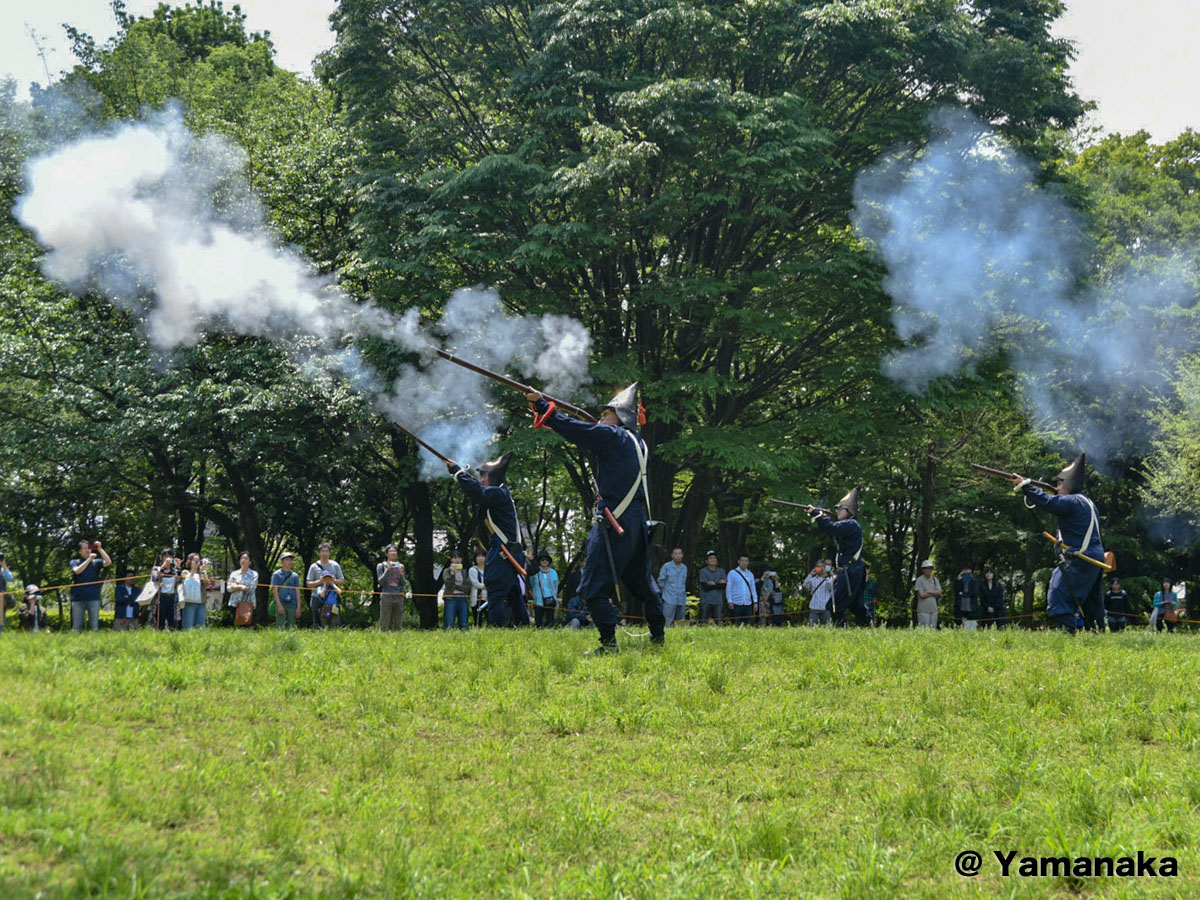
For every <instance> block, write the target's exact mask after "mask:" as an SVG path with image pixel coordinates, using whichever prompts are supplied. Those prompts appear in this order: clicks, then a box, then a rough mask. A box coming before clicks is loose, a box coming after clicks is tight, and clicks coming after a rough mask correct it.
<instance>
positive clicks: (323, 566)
mask: <svg viewBox="0 0 1200 900" xmlns="http://www.w3.org/2000/svg"><path fill="white" fill-rule="evenodd" d="M332 552H333V545H331V544H330V543H329V541H324V542H323V543H322V544H321V545H320V546H319V547H317V561H316V562H315V563H313V564H312V565H311V566H309V567H308V575H307V577H306V578H305V581H306V582H307V586H308V589H309V590H310V591H315V590H316V589H317V588H319V587H320V586H321V584H322V582H323V581H324V573H325V572H327V571H328V572H332V573H333V583H334V584H336V585H337V586H338V588H341V587H343V586H344V585H345V584H346V576H345V575H343V574H342V567H341V566H339V565H338V564H337V561H336V560H332V559H330V558H329V555H330V554H331V553H332ZM309 605H310V606H311V607H312V624H313V627H314V628H320V627H321V626H322V625H323V624H324V623H323V622H322V621H321V608H320V607H319V606H317V604H315V603H312V604H309Z"/></svg>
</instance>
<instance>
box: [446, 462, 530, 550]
mask: <svg viewBox="0 0 1200 900" xmlns="http://www.w3.org/2000/svg"><path fill="white" fill-rule="evenodd" d="M454 478H455V480H456V481H458V486H459V487H460V488H462V491H463V493H464V494H466V495H467V496H468V497H469V498H471V502H472V503H474V504H475V507H476V508H477V509H478V510H479V516H480V518H483V516H484V515H485V514H486V513H489V512H490V513H491V514H492V521H493V522H495V523H496V527H497V528H499V529H500V530H501V531H502V532H504V536H505V537H506V538H508V540H510V541H513V542H515V543H520V542H521V535H520V533H519V531H518V529H517V508H516V506H515V505H514V504H513V498H512V492H511V491H509V489H508V486H507V485H503V484H501V485H489V486H488V487H484V486H483V485H482V484H480V483H479V482H478V481H476V480H475V479H474V478H472V477H471V476H470V475H468V474H467V472H466V470H465V469H461V468H460V469H459V470H458V471H457V472H455V473H454ZM489 535H490V539H489V542H488V543H489V545H490V546H492V547H495V548H496V550H497V552H499V548H500V545H501V544H502V543H503V541H501V540H500V538H499V537H497V536H496V534H495V533H493V532H491V531H490V530H489Z"/></svg>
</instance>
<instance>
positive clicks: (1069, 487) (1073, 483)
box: [1054, 453, 1087, 494]
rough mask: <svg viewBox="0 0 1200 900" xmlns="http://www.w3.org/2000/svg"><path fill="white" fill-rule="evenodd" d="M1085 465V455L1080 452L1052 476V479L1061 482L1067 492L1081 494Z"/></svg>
mask: <svg viewBox="0 0 1200 900" xmlns="http://www.w3.org/2000/svg"><path fill="white" fill-rule="evenodd" d="M1086 465H1087V455H1086V454H1084V453H1080V454H1079V455H1078V456H1077V457H1075V460H1074V461H1073V462H1072V463H1071V464H1070V465H1069V466H1067V467H1066V468H1065V469H1063V470H1062V471H1061V472H1059V473H1058V474H1057V475H1055V476H1054V480H1055V481H1057V482H1059V483H1060V484H1062V485H1063V488H1064V489H1065V490H1066V492H1067V493H1068V494H1082V493H1083V485H1084V479H1085V478H1086V476H1087V472H1086V471H1085V468H1084V467H1085V466H1086Z"/></svg>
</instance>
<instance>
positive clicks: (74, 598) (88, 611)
mask: <svg viewBox="0 0 1200 900" xmlns="http://www.w3.org/2000/svg"><path fill="white" fill-rule="evenodd" d="M111 565H112V560H111V559H109V557H108V554H107V553H105V552H104V548H103V547H101V546H100V542H99V541H94V542H89V541H80V542H79V556H78V557H76V558H75V559H74V560H72V561H71V582H72V584H73V585H74V586H73V587H72V588H71V630H72V631H83V619H84V616H85V615H86V616H87V620H88V629H89V630H90V631H99V630H100V576H101V574H102V573H103V571H104V570H105V569H107V568H108V567H109V566H111Z"/></svg>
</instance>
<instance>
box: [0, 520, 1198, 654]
mask: <svg viewBox="0 0 1200 900" xmlns="http://www.w3.org/2000/svg"><path fill="white" fill-rule="evenodd" d="M332 550H333V548H332V546H331V545H330V544H329V543H322V544H321V545H320V546H319V547H318V548H317V559H316V560H315V561H313V562H312V564H311V565H310V566H309V567H308V570H307V573H306V576H305V578H304V579H303V580H302V579H301V576H300V573H299V572H298V571H296V570H295V569H294V564H295V558H296V557H295V554H294V553H292V552H291V551H285V552H284V553H282V554H281V555H280V558H279V567H278V568H277V569H276V570H275V571H274V572H273V573H272V574H271V576H270V578H268V579H265V580H264V579H263V578H261V577H260V574H259V573H258V572H257V571H255V569H254V568H253V565H252V559H251V556H250V554H249V553H246V552H243V553H241V554H240V556H239V558H238V564H237V567H235V568H234V569H233V570H232V571H230V572H229V573H228V575H226V576H225V578H224V580H221V579H220V577H219V573H217V572H215V571H214V567H213V565H212V563H211V562H210V560H208V559H206V558H203V557H202V556H201V555H200V554H199V553H190V554H188V555H187V556H186V557H185V558H183V559H180V558H178V557H177V556H175V554H174V553H173V552H172V551H171V550H169V549H167V550H163V551H162V552H161V553H160V554H159V558H158V561H157V564H156V565H155V566H154V567H153V569H152V570H151V573H150V577H149V580H148V581H147V582H146V583H145V584H143V585H141V586H139V585H137V584H135V580H134V579H133V578H132V577H128V576H125V575H124V573H122V575H121V576H120V577H118V578H117V579H116V580H114V581H113V589H114V590H113V629H114V630H117V631H124V630H130V629H133V628H137V627H148V628H153V629H157V630H160V631H168V630H183V631H187V630H191V629H193V628H203V627H206V626H207V625H208V624H209V618H210V615H212V614H214V613H220V614H221V615H220V616H219V617H218V618H219V620H220V621H221V623H222V624H229V625H233V626H236V627H248V626H253V625H255V624H262V619H261V617H259V616H257V615H256V612H257V611H258V609H259V603H260V597H259V595H260V593H264V592H265V598H266V601H267V605H266V612H267V621H273V622H274V624H275V625H276V626H277V627H279V628H285V629H286V628H296V627H297V624H298V623H299V622H301V621H302V620H303V621H304V622H306V623H307V624H309V625H310V626H311V627H313V628H339V627H341V625H342V621H343V620H342V614H343V612H344V611H345V609H346V602H345V592H346V575H345V573H344V572H343V570H342V567H341V565H340V564H339V563H338V562H337V560H335V559H333V558H332V555H331V554H332ZM485 561H486V556H485V554H484V553H483V552H479V553H478V554H476V556H475V559H474V564H473V565H472V566H470V567H469V568H466V567H465V565H464V559H463V556H462V554H461V553H459V552H457V551H454V552H452V553H451V555H450V557H449V559H448V561H447V562H446V563H445V565H443V566H442V567H441V570H440V572H435V573H434V575H435V582H436V583H439V587H440V591H439V595H438V596H439V598H440V600H441V603H442V606H443V617H442V627H443V628H444V629H446V630H451V629H455V630H460V631H466V630H468V629H469V628H471V627H473V626H474V627H478V626H480V625H481V624H482V623H483V622H484V621H486V616H485V612H486V609H487V604H488V597H487V586H486V584H485V582H484V577H483V573H484V564H485ZM536 562H537V566H536V568H532V569H531V570H530V571H529V573H528V578H527V580H526V587H527V591H526V601H527V603H528V604H529V606H530V608H531V609H532V612H533V615H532V617H531V618H532V621H533V625H534V627H536V628H556V627H565V628H570V629H580V628H587V627H589V626H590V625H591V624H592V617H591V614H590V613H589V611H588V608H587V604H586V602H585V600H584V598H583V597H582V596H581V595H580V583H581V573H582V569H583V566H584V563H585V559H583V558H582V557H581V558H580V559H579V560H578V562H577V564H576V565H572V566H571V567H570V571H569V572H566V573H563V574H561V575H560V573H559V571H558V570H557V569H556V568H555V565H554V559H553V557H552V556H551V555H550V554H549V553H548V552H544V551H543V552H540V553H538V554H537V556H536ZM112 565H113V561H112V559H111V557H110V556H109V555H108V553H107V552H106V551H105V549H104V547H103V546H102V545H101V543H100V542H99V541H80V542H79V545H78V552H77V553H76V555H75V556H74V557H73V558H72V559H71V560H70V563H69V569H70V573H71V586H70V621H71V627H72V629H73V630H75V631H82V630H83V629H84V627H85V626H86V627H87V628H88V629H90V630H93V631H94V630H97V629H98V628H99V621H100V607H101V588H102V586H103V584H104V583H105V580H106V577H105V570H106V569H108V568H110V567H111V566H112ZM934 569H935V566H934V563H933V560H930V559H927V560H925V561H923V562H922V564H921V574H920V575H918V576H917V578H916V579H915V581H914V583H913V594H912V601H913V607H912V608H913V610H914V611H915V624H916V625H918V626H919V627H922V628H928V629H937V628H939V627H947V626H951V625H953V626H957V627H961V628H962V629H964V630H977V629H979V628H995V627H1003V626H1005V625H1008V624H1011V623H1012V622H1014V621H1015V619H1016V618H1019V617H1013V616H1011V615H1010V613H1009V610H1008V604H1007V598H1006V596H1005V589H1004V585H1003V584H1002V583H1001V581H1000V580H999V579H998V578H997V576H996V572H995V570H994V569H992V568H991V567H987V568H985V569H984V570H983V573H982V577H979V576H976V574H975V571H974V568H973V566H972V565H970V564H964V565H961V566H959V567H958V574H957V575H956V576H955V577H954V579H953V581H952V582H950V584H949V587H948V588H946V589H944V588H943V586H942V583H941V581H940V579H939V578H938V577H937V575H936V574H935V573H934ZM374 575H375V584H374V591H373V592H370V596H378V598H379V600H378V610H379V614H378V627H379V628H380V630H382V631H399V630H400V629H401V628H402V627H403V622H404V611H405V604H406V603H407V602H409V601H411V600H412V598H413V590H412V585H411V583H410V581H409V579H408V577H407V574H406V571H405V567H404V564H403V563H401V562H400V560H399V548H398V546H397V545H395V544H389V545H388V546H387V548H386V549H385V551H384V558H383V559H382V560H381V561H380V562H379V563H378V565H377V566H376V567H375V571H374ZM836 577H837V572H836V570H835V568H834V566H833V562H832V560H831V559H828V558H826V559H819V560H818V561H817V562H816V564H815V565H814V566H813V567H812V568H811V569H810V570H809V571H808V573H807V575H806V576H805V577H804V578H803V580H801V581H800V583H799V584H795V585H793V586H791V596H798V597H800V598H801V601H800V603H801V605H802V606H805V608H804V609H801V610H798V611H793V612H791V613H789V612H788V611H787V609H786V603H785V597H786V596H788V594H787V587H786V586H785V585H784V583H783V580H782V579H781V578H780V576H779V574H778V572H776V571H775V570H774V569H772V568H770V567H769V566H767V567H763V568H762V570H761V574H758V575H756V574H755V572H754V571H753V570H752V568H751V565H750V557H749V556H748V555H746V554H744V553H743V554H740V555H739V556H738V557H737V558H736V560H735V561H734V565H733V567H732V568H731V569H729V570H726V569H725V568H723V567H722V566H720V565H719V556H718V554H717V552H716V551H715V550H710V551H708V552H707V553H706V554H705V557H704V565H703V566H700V567H699V569H698V571H696V572H695V573H694V574H693V572H692V571H691V569H690V567H689V566H688V564H687V563H685V562H684V553H683V550H682V549H681V548H678V547H677V548H675V549H674V550H673V551H672V552H671V558H670V559H669V560H668V561H667V562H665V563H664V564H663V565H662V566H661V567H660V568H659V570H658V573H657V575H656V581H657V584H658V589H659V596H660V599H661V604H662V613H663V616H664V619H665V620H666V625H667V626H673V625H677V624H703V625H730V626H782V625H801V624H805V623H806V624H808V625H809V626H814V627H819V626H827V625H832V624H834V623H836V622H837V621H838V618H837V616H836V615H835V610H834V609H833V604H834V579H835V578H836ZM14 581H15V577H14V575H13V573H12V571H11V569H10V568H9V567H8V564H7V560H6V559H5V557H4V556H3V555H2V554H0V595H4V597H5V600H6V608H12V607H14V606H16V607H17V620H18V622H19V624H20V627H21V628H22V629H25V630H31V631H34V630H41V629H45V628H46V623H47V612H46V604H45V598H44V597H43V594H42V591H41V590H40V589H39V588H38V586H37V585H36V584H31V585H28V586H27V587H26V590H25V595H24V600H23V602H21V603H20V604H17V603H16V602H15V599H14V593H13V592H11V591H10V590H9V587H10V584H11V583H12V582H14ZM260 589H261V590H260ZM693 590H694V591H695V592H696V593H695V595H693V594H692V593H691V591H693ZM876 592H877V584H876V581H875V579H874V578H872V577H870V575H869V572H868V577H867V579H866V592H865V594H866V595H865V597H864V604H865V608H866V609H865V613H866V614H865V617H863V618H858V621H859V622H860V623H862V622H864V621H865V623H866V624H868V625H873V624H879V621H880V620H879V618H878V617H877V611H876V600H875V598H876ZM368 594H369V592H367V591H362V592H360V593H359V605H358V611H357V612H356V617H355V619H354V621H355V623H356V624H359V625H361V624H363V617H362V616H363V612H362V610H363V609H365V608H366V606H365V605H364V603H363V601H364V598H366V597H368ZM1147 594H1148V592H1147ZM616 599H617V600H619V599H620V598H616ZM369 602H370V601H369V600H368V601H367V604H368V605H369ZM431 602H432V601H431ZM619 606H620V604H619V603H618V607H619ZM1104 606H1105V610H1106V614H1107V615H1106V624H1107V627H1108V629H1109V630H1110V631H1114V632H1115V631H1122V630H1124V629H1125V628H1126V627H1127V626H1128V625H1129V623H1130V619H1131V617H1132V616H1133V615H1134V614H1133V613H1132V612H1131V610H1130V599H1129V594H1128V592H1127V591H1126V590H1125V589H1123V588H1122V586H1121V582H1120V580H1119V579H1118V578H1113V579H1112V580H1111V582H1110V584H1109V586H1108V590H1107V592H1106V593H1105V595H1104ZM60 608H61V604H60ZM1150 608H1151V614H1150V617H1149V627H1150V628H1151V629H1154V630H1156V631H1163V630H1164V629H1165V630H1166V631H1168V632H1174V631H1175V629H1176V627H1177V626H1178V624H1179V623H1180V622H1181V621H1182V620H1183V619H1184V616H1185V615H1186V610H1185V609H1184V606H1183V592H1182V589H1177V588H1176V585H1175V584H1174V583H1173V581H1172V580H1171V579H1169V578H1167V579H1163V580H1162V582H1161V584H1160V585H1159V589H1158V590H1157V591H1156V592H1155V593H1154V596H1153V601H1152V605H1151V607H1150ZM947 610H949V611H950V613H951V616H952V618H945V619H940V618H939V617H940V614H941V613H942V612H945V611H947ZM306 612H307V616H305V613H306ZM627 618H630V619H634V618H639V617H638V616H636V615H635V614H634V613H633V611H629V613H628V615H627ZM371 621H373V620H371ZM423 624H424V623H423ZM889 624H904V620H903V619H899V618H894V619H889ZM2 628H3V620H2V618H0V629H2Z"/></svg>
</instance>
